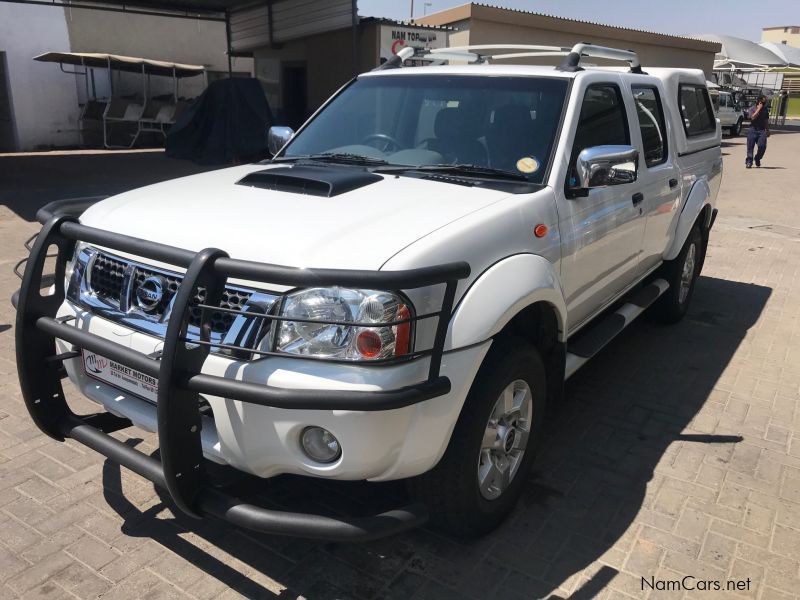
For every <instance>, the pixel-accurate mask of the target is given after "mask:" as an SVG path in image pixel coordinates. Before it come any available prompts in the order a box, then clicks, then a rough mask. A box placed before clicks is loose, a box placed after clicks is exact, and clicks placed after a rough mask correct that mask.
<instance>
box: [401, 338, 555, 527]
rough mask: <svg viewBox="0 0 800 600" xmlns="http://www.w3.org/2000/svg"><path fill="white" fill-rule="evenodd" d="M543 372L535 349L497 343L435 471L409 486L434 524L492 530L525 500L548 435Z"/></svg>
mask: <svg viewBox="0 0 800 600" xmlns="http://www.w3.org/2000/svg"><path fill="white" fill-rule="evenodd" d="M545 398H546V381H545V370H544V366H543V363H542V359H541V357H540V356H539V353H538V351H537V350H536V348H534V347H533V346H531V345H530V344H528V343H527V342H525V341H524V340H521V339H517V338H506V339H500V340H496V341H495V342H494V344H493V347H492V348H491V350H490V352H489V354H488V355H487V357H486V359H485V361H484V364H483V366H482V367H481V370H480V372H479V373H478V376H477V378H476V379H475V382H474V383H473V385H472V389H471V390H470V392H469V395H468V397H467V400H466V402H465V404H464V407H463V409H462V410H461V416H460V417H459V419H458V423H457V424H456V427H455V430H454V431H453V435H452V437H451V438H450V444H449V446H448V447H447V450H446V451H445V454H444V456H443V457H442V460H441V461H440V462H439V464H438V465H436V467H434V468H433V469H432V470H430V471H428V472H427V473H424V474H423V475H420V476H419V477H416V478H414V479H412V480H410V481H409V487H410V491H411V494H412V496H414V497H415V498H416V499H417V500H420V501H422V502H424V503H425V504H426V505H427V506H428V509H429V510H430V511H431V514H432V517H433V523H434V525H435V526H438V527H440V528H442V529H444V530H446V531H447V532H449V533H452V534H454V535H457V536H459V537H467V538H469V537H475V536H478V535H482V534H484V533H487V532H489V531H491V530H492V529H494V528H495V527H496V526H497V525H498V524H499V523H500V522H501V521H502V520H503V519H504V518H505V517H506V516H507V515H508V513H509V512H511V510H512V509H513V508H514V505H515V504H516V502H517V500H518V499H519V496H520V494H521V493H522V490H523V486H524V485H525V480H526V479H527V475H528V472H529V471H530V465H531V462H532V461H533V458H534V455H535V452H536V448H537V446H538V443H539V441H540V438H541V435H542V425H543V422H544V413H545Z"/></svg>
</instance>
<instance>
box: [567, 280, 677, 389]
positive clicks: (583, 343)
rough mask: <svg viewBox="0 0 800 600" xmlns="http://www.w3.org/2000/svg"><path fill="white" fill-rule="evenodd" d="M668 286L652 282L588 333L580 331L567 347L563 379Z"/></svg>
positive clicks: (590, 328) (589, 329)
mask: <svg viewBox="0 0 800 600" xmlns="http://www.w3.org/2000/svg"><path fill="white" fill-rule="evenodd" d="M668 288H669V284H668V283H667V282H666V281H665V280H664V279H655V280H654V281H653V282H651V283H649V284H648V285H646V286H644V287H643V288H641V289H640V290H638V291H637V292H636V293H635V294H634V295H633V296H631V297H630V298H629V299H628V301H627V302H626V303H625V304H623V305H622V306H620V307H619V308H618V309H617V310H616V311H615V312H613V313H611V314H609V315H606V316H605V317H603V318H602V319H600V320H599V321H598V322H597V323H595V324H594V325H592V326H590V327H589V328H588V329H587V330H585V331H581V332H580V333H579V334H578V335H577V337H576V338H575V339H574V340H570V341H569V343H568V344H567V365H566V370H565V375H564V379H569V378H570V377H572V375H573V374H574V373H575V371H577V370H578V369H580V368H581V367H582V366H583V365H584V364H585V363H586V361H588V360H589V359H590V358H592V357H593V356H594V355H595V354H597V353H598V352H599V351H600V350H602V349H603V347H604V346H606V345H607V344H608V343H609V342H610V341H611V340H613V339H614V338H615V337H617V335H618V334H619V332H620V331H622V330H623V329H625V328H626V327H627V326H628V325H630V324H631V323H633V321H634V320H635V319H636V317H638V316H639V315H640V314H642V313H643V312H644V311H645V309H647V307H649V306H650V305H651V304H653V302H655V301H656V300H658V299H659V297H660V296H661V294H663V293H664V292H666V291H667V289H668Z"/></svg>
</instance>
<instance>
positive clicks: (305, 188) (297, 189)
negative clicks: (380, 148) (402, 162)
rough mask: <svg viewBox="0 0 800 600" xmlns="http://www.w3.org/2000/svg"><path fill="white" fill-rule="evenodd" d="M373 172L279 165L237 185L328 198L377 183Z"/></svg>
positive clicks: (332, 167) (251, 176)
mask: <svg viewBox="0 0 800 600" xmlns="http://www.w3.org/2000/svg"><path fill="white" fill-rule="evenodd" d="M382 179H383V177H381V176H380V175H378V174H376V173H370V172H369V171H366V170H362V169H353V168H350V167H343V168H342V167H335V166H326V167H314V166H309V165H293V166H281V167H276V168H274V169H265V170H263V171H256V172H255V173H250V174H249V175H247V176H246V177H243V178H242V179H240V180H239V181H237V182H236V184H237V185H245V186H248V187H256V188H262V189H265V190H275V191H278V192H291V193H294V194H305V195H307V196H322V197H325V198H331V197H333V196H338V195H339V194H345V193H347V192H350V191H353V190H356V189H358V188H361V187H364V186H366V185H369V184H371V183H376V182H378V181H381V180H382Z"/></svg>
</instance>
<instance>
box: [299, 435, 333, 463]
mask: <svg viewBox="0 0 800 600" xmlns="http://www.w3.org/2000/svg"><path fill="white" fill-rule="evenodd" d="M300 445H301V446H302V447H303V452H305V453H306V454H307V455H308V457H309V458H310V459H311V460H315V461H317V462H320V463H332V462H333V461H335V460H336V459H338V458H339V457H340V456H341V455H342V447H341V446H340V445H339V440H337V439H336V436H334V435H333V434H332V433H331V432H330V431H328V430H327V429H323V428H322V427H306V428H305V429H304V430H303V433H302V434H301V435H300Z"/></svg>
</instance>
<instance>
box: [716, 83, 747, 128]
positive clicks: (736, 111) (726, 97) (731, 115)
mask: <svg viewBox="0 0 800 600" xmlns="http://www.w3.org/2000/svg"><path fill="white" fill-rule="evenodd" d="M715 105H716V106H717V118H718V119H719V122H720V125H721V126H722V128H723V129H727V130H728V132H729V133H730V135H731V136H733V137H736V136H737V135H739V132H740V131H741V130H742V122H743V121H744V115H743V113H742V107H741V106H740V104H739V103H738V102H737V101H736V100H735V98H734V94H733V93H731V92H719V94H718V98H717V102H715Z"/></svg>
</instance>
